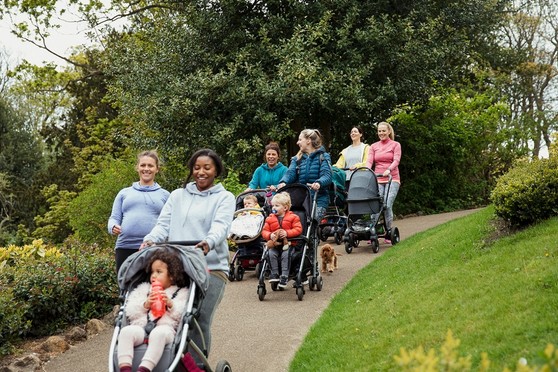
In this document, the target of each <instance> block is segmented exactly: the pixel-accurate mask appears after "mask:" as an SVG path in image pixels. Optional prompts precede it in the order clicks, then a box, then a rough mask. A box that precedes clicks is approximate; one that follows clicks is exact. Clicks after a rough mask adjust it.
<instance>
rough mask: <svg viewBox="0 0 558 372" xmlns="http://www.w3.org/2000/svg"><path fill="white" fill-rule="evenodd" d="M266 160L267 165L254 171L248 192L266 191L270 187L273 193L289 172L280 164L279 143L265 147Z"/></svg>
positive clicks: (271, 143) (272, 143) (264, 164)
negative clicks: (255, 190)
mask: <svg viewBox="0 0 558 372" xmlns="http://www.w3.org/2000/svg"><path fill="white" fill-rule="evenodd" d="M264 160H265V163H263V164H262V165H260V166H259V167H258V168H256V170H255V171H254V174H253V176H252V180H251V181H250V183H249V184H248V188H247V189H246V191H250V190H254V189H266V188H268V187H269V189H270V190H271V191H275V190H276V189H277V184H278V183H279V181H280V180H281V177H283V175H284V174H285V172H286V171H287V167H286V166H285V165H284V164H283V163H281V162H280V160H281V149H280V148H279V144H278V143H277V142H270V143H269V144H268V145H267V146H266V147H265V153H264Z"/></svg>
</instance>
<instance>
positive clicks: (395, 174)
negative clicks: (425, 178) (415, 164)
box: [366, 138, 401, 183]
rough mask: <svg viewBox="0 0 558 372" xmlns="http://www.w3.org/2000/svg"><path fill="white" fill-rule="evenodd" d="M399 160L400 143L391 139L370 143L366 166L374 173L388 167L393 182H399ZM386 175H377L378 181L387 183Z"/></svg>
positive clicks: (379, 172)
mask: <svg viewBox="0 0 558 372" xmlns="http://www.w3.org/2000/svg"><path fill="white" fill-rule="evenodd" d="M400 160H401V144H400V143H399V142H397V141H394V140H392V139H389V138H388V139H387V140H385V141H378V142H375V143H373V144H372V145H370V149H369V150H368V160H367V162H366V166H367V167H368V168H370V169H373V170H374V172H375V173H376V174H383V173H384V172H385V171H386V169H388V168H389V169H390V171H391V177H392V180H393V181H394V182H397V183H401V179H400V178H399V161H400ZM372 166H374V168H372ZM387 181H388V178H387V177H379V178H378V183H387Z"/></svg>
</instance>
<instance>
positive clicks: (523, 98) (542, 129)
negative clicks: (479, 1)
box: [497, 0, 558, 158]
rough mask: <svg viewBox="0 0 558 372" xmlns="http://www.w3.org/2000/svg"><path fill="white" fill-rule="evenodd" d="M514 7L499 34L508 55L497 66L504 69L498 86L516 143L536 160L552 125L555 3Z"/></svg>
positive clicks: (557, 48) (557, 118)
mask: <svg viewBox="0 0 558 372" xmlns="http://www.w3.org/2000/svg"><path fill="white" fill-rule="evenodd" d="M514 6H515V8H514V9H513V11H512V12H510V15H509V23H507V25H506V27H504V28H503V30H502V35H501V44H502V45H503V46H504V47H505V48H506V49H507V51H508V52H507V57H508V58H506V59H505V65H504V66H501V65H498V66H497V67H500V68H503V71H504V72H505V74H504V76H503V79H502V80H500V82H501V84H500V85H499V86H500V87H501V88H502V90H503V93H504V94H506V96H507V98H508V102H509V107H510V109H511V114H512V116H511V120H510V126H512V127H515V128H516V133H518V136H517V138H516V140H515V142H516V145H517V146H518V147H522V148H524V149H531V153H532V156H533V158H538V157H539V155H540V152H541V147H542V146H546V148H547V149H548V148H550V145H551V142H552V137H551V134H552V133H553V132H555V131H556V130H557V129H558V106H557V104H558V99H557V98H556V97H557V96H556V93H557V92H558V20H557V18H556V14H557V12H558V5H557V4H556V3H555V2H553V1H548V0H536V1H530V2H525V3H519V2H514Z"/></svg>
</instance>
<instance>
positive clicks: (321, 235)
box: [318, 226, 327, 242]
mask: <svg viewBox="0 0 558 372" xmlns="http://www.w3.org/2000/svg"><path fill="white" fill-rule="evenodd" d="M318 238H320V240H321V241H322V242H325V241H327V235H326V234H325V232H324V229H323V228H321V227H319V226H318Z"/></svg>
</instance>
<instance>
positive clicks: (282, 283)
mask: <svg viewBox="0 0 558 372" xmlns="http://www.w3.org/2000/svg"><path fill="white" fill-rule="evenodd" d="M288 281H289V279H288V278H287V277H286V276H284V275H281V280H279V287H280V288H285V287H286V286H287V282H288Z"/></svg>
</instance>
